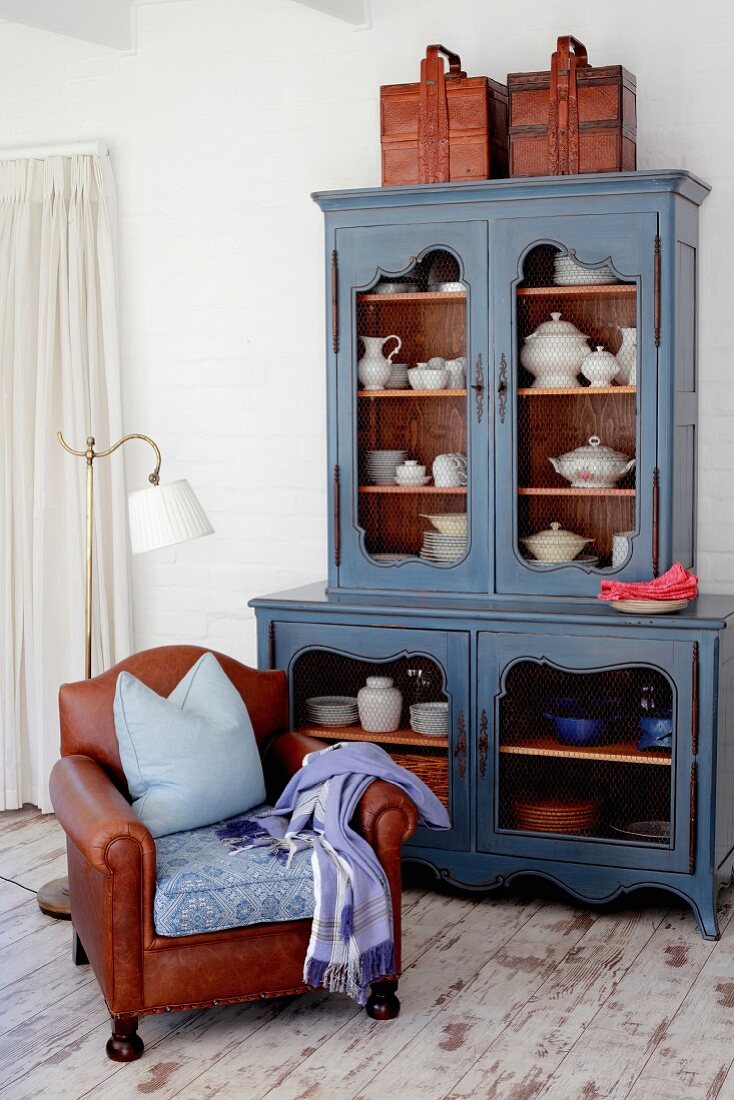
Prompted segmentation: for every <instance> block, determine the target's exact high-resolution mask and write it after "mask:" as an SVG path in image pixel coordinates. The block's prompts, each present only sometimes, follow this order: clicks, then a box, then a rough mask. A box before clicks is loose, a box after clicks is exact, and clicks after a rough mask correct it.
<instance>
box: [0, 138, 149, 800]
mask: <svg viewBox="0 0 734 1100" xmlns="http://www.w3.org/2000/svg"><path fill="white" fill-rule="evenodd" d="M115 225H116V209H115V189H114V181H113V177H112V171H111V166H110V163H109V158H108V157H97V156H74V157H48V158H46V159H44V160H14V161H6V162H2V161H0V433H1V438H0V746H1V749H2V759H1V760H0V768H1V775H0V809H11V808H15V807H17V806H20V805H21V804H22V803H23V802H32V803H34V804H35V805H36V806H40V807H41V809H42V810H44V811H50V809H51V805H50V802H49V797H48V775H49V772H50V770H51V767H52V765H53V763H54V761H55V760H56V759H57V757H58V754H59V722H58V703H57V696H58V689H59V685H60V684H62V683H63V682H64V681H66V680H79V679H82V678H83V677H84V563H85V537H84V533H85V477H86V464H85V461H84V459H82V458H73V457H72V456H70V455H68V454H67V453H66V452H65V451H64V450H62V448H61V446H60V444H59V442H58V440H57V438H56V433H57V431H59V430H61V431H63V433H64V437H65V439H66V440H67V442H68V443H69V444H70V445H71V446H72V447H74V448H77V449H83V448H84V447H85V444H86V439H87V436H89V435H94V436H95V437H96V439H97V445H98V447H99V448H103V447H106V446H108V444H109V443H112V442H115V441H116V440H117V439H118V438H119V437H120V435H121V434H122V429H121V413H120V368H119V346H118V325H117V277H116V240H115ZM94 477H95V497H96V501H95V520H94V536H95V550H96V553H95V577H94V600H93V606H94V624H93V639H94V648H93V673H94V671H100V670H101V669H103V668H107V667H109V666H110V665H111V664H114V663H115V661H117V660H120V659H121V658H122V657H124V656H126V655H127V654H128V653H129V652H130V648H131V637H132V634H131V625H130V600H129V577H128V550H127V532H126V502H125V491H124V481H123V467H122V459H121V456H120V453H119V452H118V453H117V454H115V455H113V456H111V457H110V458H105V459H100V460H99V461H98V462H96V463H95V464H94Z"/></svg>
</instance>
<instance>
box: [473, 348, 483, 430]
mask: <svg viewBox="0 0 734 1100" xmlns="http://www.w3.org/2000/svg"><path fill="white" fill-rule="evenodd" d="M472 389H473V390H474V399H475V401H476V404H477V424H481V423H482V414H483V413H484V368H483V367H482V353H481V351H480V352H479V355H478V356H477V362H476V365H475V367H474V382H473V384H472Z"/></svg>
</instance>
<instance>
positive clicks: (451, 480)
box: [433, 454, 467, 489]
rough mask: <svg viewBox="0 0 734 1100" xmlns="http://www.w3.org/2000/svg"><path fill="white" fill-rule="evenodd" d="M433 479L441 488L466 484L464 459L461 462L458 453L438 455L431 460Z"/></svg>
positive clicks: (451, 487) (453, 487) (452, 487)
mask: <svg viewBox="0 0 734 1100" xmlns="http://www.w3.org/2000/svg"><path fill="white" fill-rule="evenodd" d="M462 457H463V456H462ZM433 480H434V483H435V484H436V486H437V487H440V488H443V489H455V488H458V486H460V485H466V481H467V477H466V459H464V460H463V462H462V461H461V458H460V457H459V456H458V455H454V454H448V455H438V456H437V457H436V458H435V459H434V461H433Z"/></svg>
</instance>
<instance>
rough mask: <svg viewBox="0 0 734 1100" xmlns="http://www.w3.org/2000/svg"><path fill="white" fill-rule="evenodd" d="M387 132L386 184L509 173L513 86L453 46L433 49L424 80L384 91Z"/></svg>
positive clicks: (452, 180)
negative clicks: (470, 66) (478, 70)
mask: <svg viewBox="0 0 734 1100" xmlns="http://www.w3.org/2000/svg"><path fill="white" fill-rule="evenodd" d="M441 54H443V55H444V56H445V57H446V58H447V59H448V62H449V71H448V74H447V73H446V72H445V71H444V64H443V58H442V57H441V56H440V55H441ZM380 129H381V138H382V185H383V187H387V186H390V185H392V184H400V183H403V184H409V183H455V182H458V181H460V180H476V179H489V178H490V176H491V177H492V178H496V177H498V176H506V175H507V88H506V87H505V86H504V84H498V83H497V81H495V80H490V79H489V78H488V77H486V76H474V77H467V75H466V73H465V72H463V71H462V68H461V59H460V57H459V56H458V54H455V53H452V52H451V50H447V49H446V47H445V46H428V47H427V49H426V56H425V58H424V59H423V61H421V79H420V83H419V84H388V85H384V86H383V87H382V88H381V89H380Z"/></svg>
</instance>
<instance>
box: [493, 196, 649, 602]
mask: <svg viewBox="0 0 734 1100" xmlns="http://www.w3.org/2000/svg"><path fill="white" fill-rule="evenodd" d="M657 232H658V222H657V215H656V214H655V213H632V214H599V215H572V216H565V217H549V218H527V219H506V220H503V221H499V222H498V223H497V225H496V227H495V248H494V250H493V253H492V257H493V266H492V281H493V288H494V301H495V317H496V329H495V332H496V343H495V368H496V384H497V417H496V425H495V439H496V448H497V458H496V463H495V468H496V494H497V547H496V561H497V590H498V591H500V592H508V593H511V592H520V593H524V592H536V593H542V594H549V595H564V594H565V595H585V594H594V593H596V592H597V591H598V589H599V581H600V579H601V578H602V577H612V576H613V577H615V578H619V579H623V580H642V579H650V578H651V577H652V576H653V574H654V572H655V570H656V567H657V564H658V550H657V547H656V545H655V540H656V537H657V521H656V516H655V507H656V503H657V499H658V495H657V490H658V486H657V466H658V462H657V438H658V432H657V417H658V409H657V386H658V349H657V346H656V340H657V332H656V324H657V323H658V316H657V311H656V306H655V302H656V282H655V270H656V261H655V255H656V237H657ZM657 290H658V292H659V287H658V288H657Z"/></svg>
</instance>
